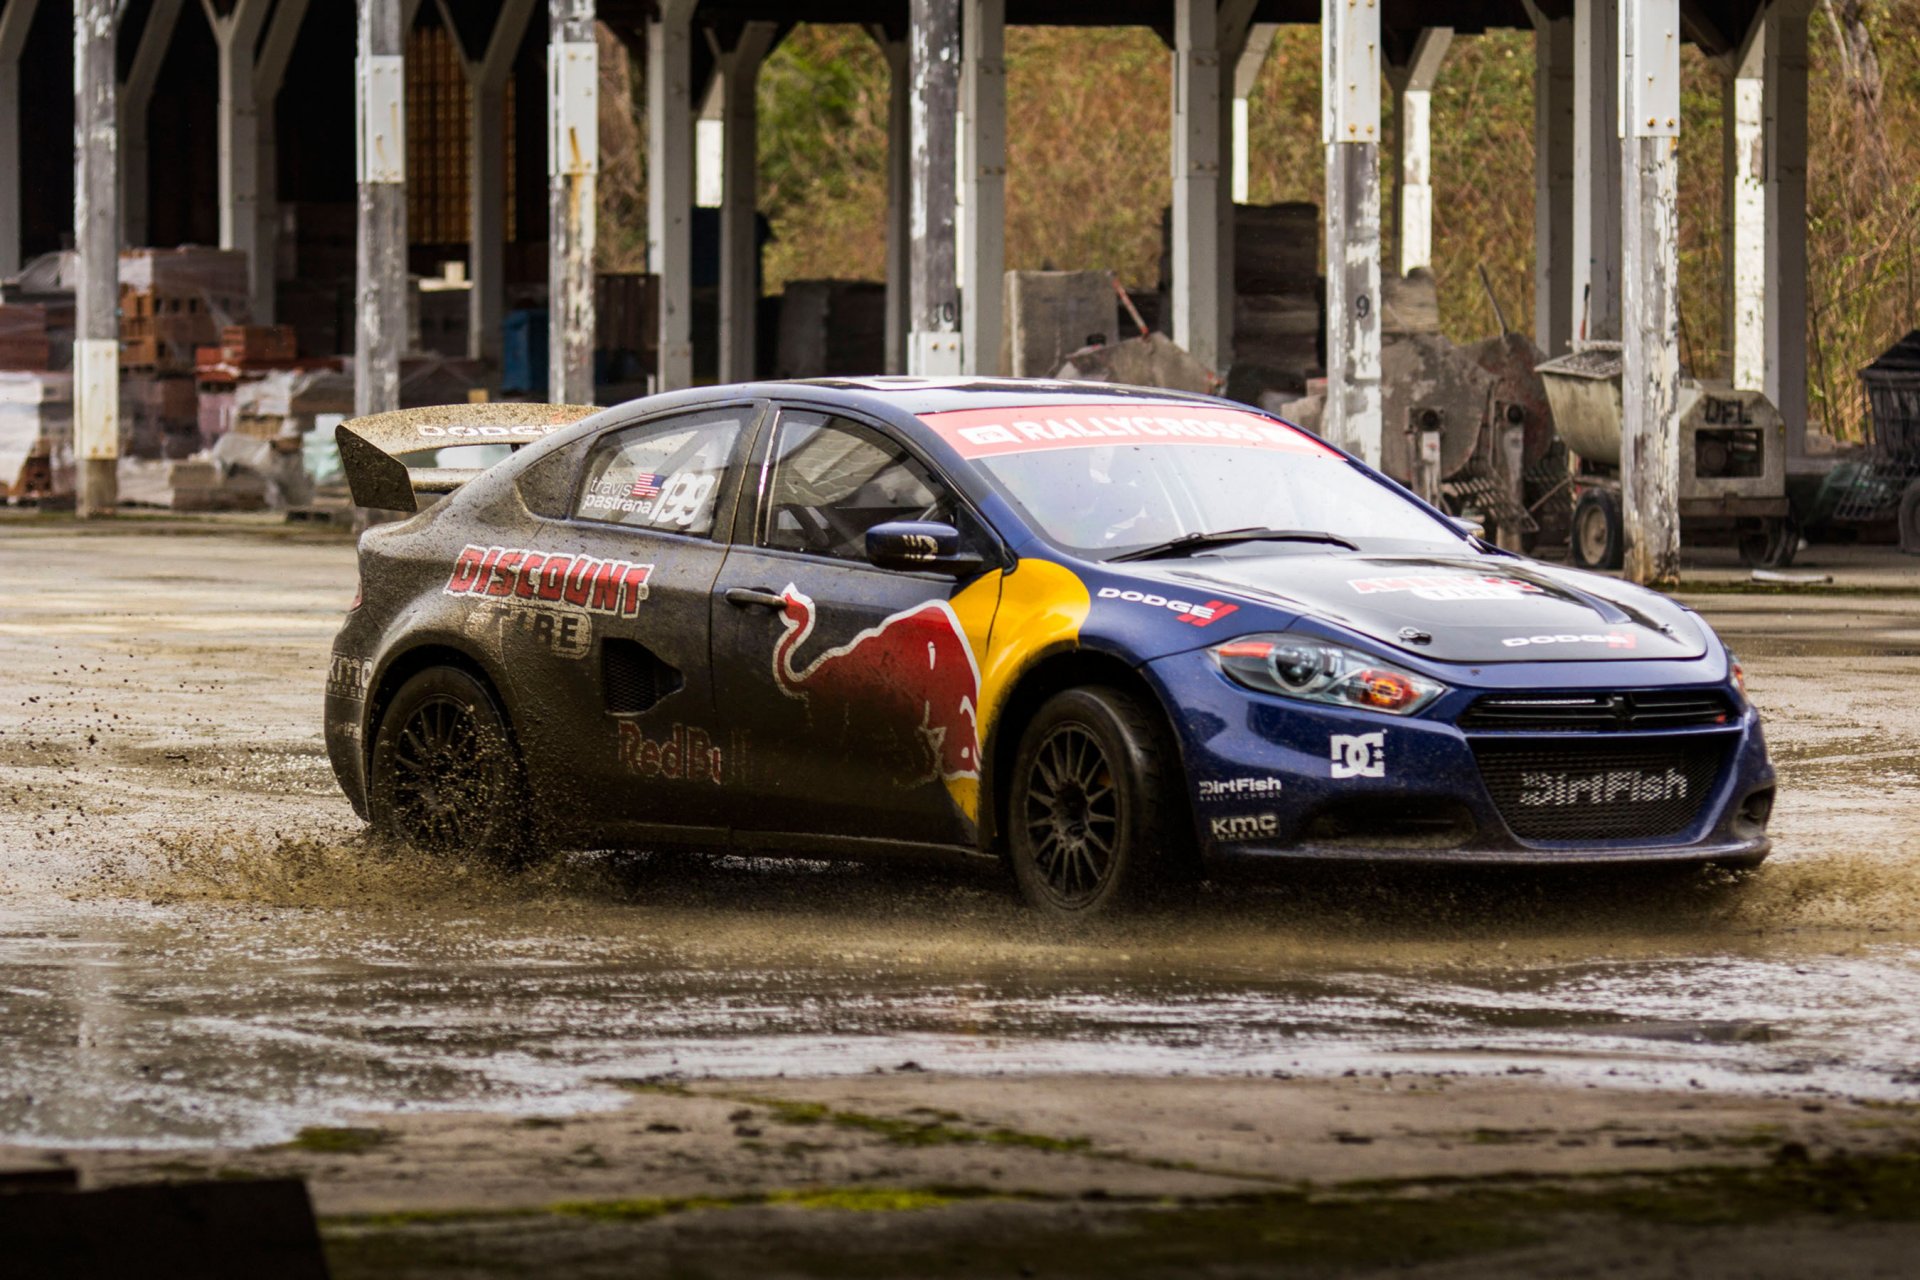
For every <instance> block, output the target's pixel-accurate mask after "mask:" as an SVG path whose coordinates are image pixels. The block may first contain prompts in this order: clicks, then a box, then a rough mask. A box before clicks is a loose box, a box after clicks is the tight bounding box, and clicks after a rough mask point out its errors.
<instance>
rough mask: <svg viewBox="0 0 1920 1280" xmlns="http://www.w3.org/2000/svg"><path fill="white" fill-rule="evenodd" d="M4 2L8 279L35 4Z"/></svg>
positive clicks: (2, 257) (1, 212) (0, 174)
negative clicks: (24, 65) (23, 70)
mask: <svg viewBox="0 0 1920 1280" xmlns="http://www.w3.org/2000/svg"><path fill="white" fill-rule="evenodd" d="M5 2H6V7H5V8H4V9H0V275H12V274H13V273H14V272H16V271H18V270H19V269H20V194H21V181H20V53H21V50H23V49H24V48H25V47H26V43H27V29H28V28H29V27H31V26H32V25H33V13H34V10H35V9H36V8H37V7H38V5H39V0H5ZM176 2H177V0H176Z"/></svg>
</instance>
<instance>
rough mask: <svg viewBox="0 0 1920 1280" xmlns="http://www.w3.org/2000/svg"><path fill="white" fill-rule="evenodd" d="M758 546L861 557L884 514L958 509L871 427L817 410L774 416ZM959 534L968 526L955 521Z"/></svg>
mask: <svg viewBox="0 0 1920 1280" xmlns="http://www.w3.org/2000/svg"><path fill="white" fill-rule="evenodd" d="M769 462H770V465H771V466H772V468H773V478H772V482H771V483H770V484H769V485H768V486H767V498H766V508H765V518H764V520H763V533H762V535H761V545H763V546H767V547H773V548H776V549H778V550H782V551H804V552H806V553H808V554H810V555H817V556H832V557H834V558H835V559H838V560H862V561H864V560H865V559H866V558H867V530H868V529H870V528H872V527H873V526H874V525H877V524H884V523H886V522H887V521H889V520H940V521H945V522H947V523H949V524H951V523H954V522H955V521H956V518H963V516H964V513H963V512H962V511H961V509H960V508H959V505H958V503H956V502H955V500H954V497H953V493H952V491H951V490H950V489H948V488H947V486H946V485H945V484H943V483H941V482H940V481H939V480H937V479H935V478H934V476H933V475H932V474H931V473H930V472H929V471H928V470H927V468H926V467H924V466H922V465H921V464H920V462H919V460H918V459H916V458H914V457H913V456H912V455H911V454H909V453H908V452H907V451H906V450H905V449H903V448H901V447H900V446H899V445H898V444H896V443H894V442H893V441H892V440H889V439H887V437H885V436H883V435H881V434H880V433H879V432H878V431H875V430H873V429H872V428H870V427H865V426H862V425H861V424H859V423H857V422H849V421H847V420H846V419H845V418H835V417H831V416H829V415H827V414H824V413H810V412H803V411H799V410H793V409H788V410H784V411H782V412H781V414H780V429H779V435H778V436H777V437H776V438H775V441H774V449H773V454H772V456H771V458H770V459H769ZM961 528H962V532H963V534H964V533H966V532H967V530H968V528H969V526H968V525H964V524H963V525H962V526H961Z"/></svg>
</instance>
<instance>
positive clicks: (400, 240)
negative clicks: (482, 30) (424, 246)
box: [353, 0, 407, 415]
mask: <svg viewBox="0 0 1920 1280" xmlns="http://www.w3.org/2000/svg"><path fill="white" fill-rule="evenodd" d="M404 2H405V0H355V6H356V26H357V53H356V57H355V59H354V87H355V93H354V103H355V107H356V110H355V112H354V116H355V126H356V135H355V136H356V144H355V156H356V162H357V168H358V174H357V175H356V176H357V183H358V187H359V213H358V228H357V231H356V234H355V246H356V248H355V275H356V277H357V279H356V289H355V304H354V336H353V351H354V374H353V410H354V413H355V414H356V415H364V414H369V413H381V412H384V411H385V410H388V409H398V408H399V407H400V348H401V346H402V345H403V344H404V342H405V341H406V327H407V293H406V289H407V198H406V197H407V188H406V182H407V115H406V108H407V86H406V79H407V76H406V56H405V53H404V45H403V44H402V42H401V41H402V30H403V28H402V26H401V7H402V5H403V3H404Z"/></svg>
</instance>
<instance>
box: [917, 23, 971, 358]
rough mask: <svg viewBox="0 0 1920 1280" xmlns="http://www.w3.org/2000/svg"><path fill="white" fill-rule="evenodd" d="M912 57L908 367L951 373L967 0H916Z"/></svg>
mask: <svg viewBox="0 0 1920 1280" xmlns="http://www.w3.org/2000/svg"><path fill="white" fill-rule="evenodd" d="M907 44H908V49H907V61H908V70H909V74H910V77H911V79H912V82H913V98H912V103H911V112H910V129H911V133H912V139H913V147H912V153H913V162H912V198H911V201H910V204H911V210H910V213H909V217H910V218H911V224H910V226H911V236H910V240H909V243H910V249H909V253H910V258H911V266H910V279H911V282H912V301H911V303H910V319H911V323H912V325H913V331H912V334H911V338H910V341H909V343H908V347H907V372H909V373H913V374H919V375H922V376H926V377H946V376H950V375H953V374H957V373H959V372H961V370H962V369H963V368H964V367H965V365H964V360H963V353H962V350H961V341H962V338H961V332H960V299H959V296H958V295H959V275H958V272H957V271H956V269H955V268H956V266H957V264H956V263H955V261H954V258H955V256H956V254H955V249H956V247H957V246H956V243H955V238H954V205H955V199H954V197H955V195H956V192H955V189H954V188H955V186H956V183H955V181H954V179H955V177H956V175H957V163H958V162H957V158H956V150H957V148H956V146H955V143H956V141H957V137H956V133H957V129H958V122H957V120H956V119H955V116H956V114H957V113H958V111H959V107H960V0H912V2H911V4H910V5H909V7H908V33H907Z"/></svg>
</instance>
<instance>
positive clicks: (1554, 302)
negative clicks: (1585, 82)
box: [1527, 4, 1574, 355]
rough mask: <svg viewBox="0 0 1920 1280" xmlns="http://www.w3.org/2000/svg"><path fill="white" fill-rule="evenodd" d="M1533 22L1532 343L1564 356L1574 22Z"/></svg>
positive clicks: (1569, 298) (1570, 314)
mask: <svg viewBox="0 0 1920 1280" xmlns="http://www.w3.org/2000/svg"><path fill="white" fill-rule="evenodd" d="M1527 12H1528V15H1529V16H1530V17H1531V18H1532V19H1533V341H1534V345H1536V346H1538V347H1539V348H1540V349H1541V350H1542V351H1544V352H1546V353H1547V354H1548V355H1559V354H1562V353H1563V352H1565V351H1566V350H1567V349H1568V347H1569V344H1571V343H1572V341H1573V332H1574V328H1573V325H1574V305H1573V303H1574V284H1573V277H1574V270H1573V249H1572V243H1573V199H1574V192H1573V119H1574V105H1573V104H1574V74H1573V19H1571V18H1548V17H1547V16H1546V15H1544V14H1542V13H1541V12H1540V11H1539V10H1538V9H1537V8H1535V7H1534V6H1533V5H1532V4H1528V6H1527Z"/></svg>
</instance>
